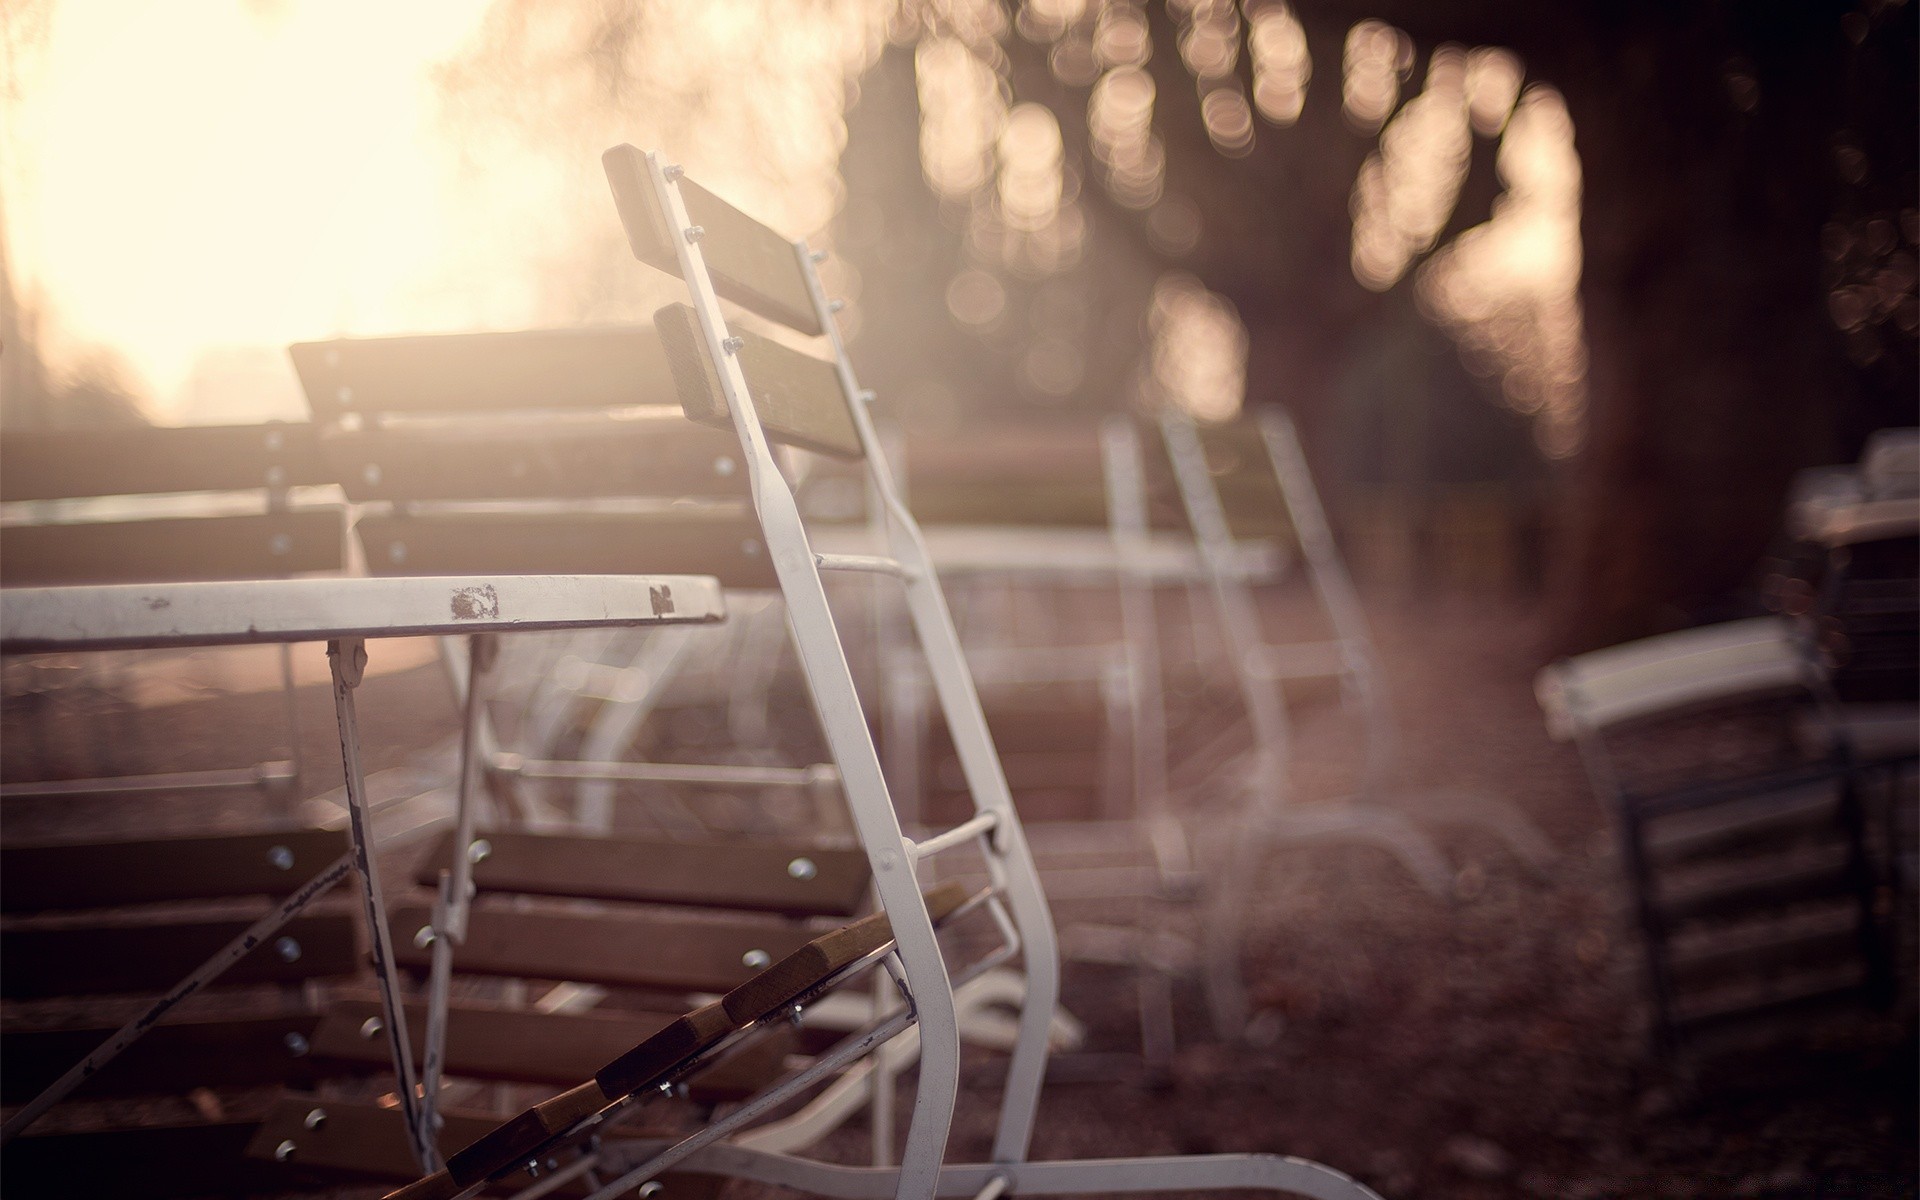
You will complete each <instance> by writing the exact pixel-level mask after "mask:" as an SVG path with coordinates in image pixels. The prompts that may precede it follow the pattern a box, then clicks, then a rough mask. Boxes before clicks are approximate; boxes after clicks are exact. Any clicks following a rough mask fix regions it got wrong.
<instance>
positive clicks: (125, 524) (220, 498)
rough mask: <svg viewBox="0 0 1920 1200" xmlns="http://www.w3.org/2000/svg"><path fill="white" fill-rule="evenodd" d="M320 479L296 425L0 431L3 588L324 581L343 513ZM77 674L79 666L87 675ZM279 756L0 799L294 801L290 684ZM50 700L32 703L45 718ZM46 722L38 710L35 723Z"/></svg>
mask: <svg viewBox="0 0 1920 1200" xmlns="http://www.w3.org/2000/svg"><path fill="white" fill-rule="evenodd" d="M327 482H329V472H328V471H327V469H326V467H325V464H324V463H323V462H322V461H321V458H320V455H319V450H318V444H317V441H316V438H315V435H314V431H313V429H312V428H311V427H309V426H307V425H301V424H282V423H273V424H267V425H227V426H185V427H158V426H132V427H126V428H102V429H39V430H36V429H20V430H7V431H5V432H4V433H0V501H5V502H6V504H7V505H8V507H9V513H8V516H7V519H6V521H5V524H4V526H0V537H4V539H5V542H6V553H5V555H4V556H0V586H4V587H8V588H14V587H47V586H56V585H73V584H119V583H178V582H184V581H189V580H220V579H271V578H280V577H287V576H293V575H304V574H314V573H332V572H337V571H339V570H340V569H341V568H342V567H343V565H344V563H345V558H344V554H345V540H344V539H345V518H346V510H345V509H344V508H343V507H342V506H341V505H340V504H339V503H337V501H335V502H329V501H328V500H326V499H324V498H315V496H314V495H313V494H312V493H311V492H308V491H296V489H311V488H312V487H314V486H315V485H321V484H325V483H327ZM82 665H83V666H84V662H83V664H82ZM281 671H282V683H283V685H284V686H285V688H286V689H287V691H288V692H289V696H288V702H287V703H288V708H287V721H288V732H287V743H288V755H287V757H286V758H285V759H277V760H273V761H268V762H261V763H257V764H253V765H249V766H246V767H240V768H216V769H211V770H198V771H187V772H182V771H170V772H165V773H161V774H142V775H137V776H131V777H117V778H97V779H71V778H69V779H50V780H40V781H32V782H25V781H19V780H9V781H8V782H7V783H6V784H5V785H4V787H0V794H4V795H11V796H26V795H97V794H111V793H115V792H130V791H142V792H154V791H163V790H174V791H177V790H185V789H191V790H200V789H210V788H232V787H240V788H265V789H268V790H270V791H273V792H275V793H277V794H278V795H280V796H281V798H283V799H285V798H287V797H290V796H291V795H292V794H293V793H295V792H297V791H298V790H299V765H300V764H299V730H298V727H297V724H296V722H295V720H294V717H293V710H292V700H291V694H290V693H291V689H292V675H291V668H290V666H289V662H288V659H287V657H286V655H285V653H284V652H283V654H282V657H281ZM59 699H60V697H59V696H58V695H57V694H54V693H30V694H29V695H27V696H26V697H23V701H25V702H26V703H29V704H32V703H36V702H37V703H38V704H39V706H40V707H41V708H42V709H43V710H44V709H47V708H48V706H50V705H55V704H57V703H58V701H59ZM51 715H52V714H51V713H50V712H47V711H43V712H41V713H40V714H39V719H40V720H42V721H45V720H47V719H48V718H49V717H50V716H51Z"/></svg>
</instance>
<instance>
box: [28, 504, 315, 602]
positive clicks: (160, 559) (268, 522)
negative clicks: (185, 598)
mask: <svg viewBox="0 0 1920 1200" xmlns="http://www.w3.org/2000/svg"><path fill="white" fill-rule="evenodd" d="M345 534H346V516H345V512H344V510H342V509H340V508H338V507H320V508H301V509H288V510H286V511H282V512H263V513H242V514H237V515H230V516H208V517H159V518H154V519H151V520H139V521H63V522H60V523H57V524H49V525H8V526H6V527H5V528H4V529H0V585H5V586H7V587H53V586H58V585H63V584H89V583H190V582H199V581H203V580H214V579H261V578H273V577H278V576H283V575H296V574H301V573H303V572H309V571H335V570H338V569H339V568H340V566H341V564H342V562H343V561H344V549H345V546H344V538H345Z"/></svg>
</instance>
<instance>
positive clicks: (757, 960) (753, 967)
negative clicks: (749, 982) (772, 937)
mask: <svg viewBox="0 0 1920 1200" xmlns="http://www.w3.org/2000/svg"><path fill="white" fill-rule="evenodd" d="M740 961H741V963H743V964H744V965H745V966H746V968H747V970H749V971H758V970H759V969H760V968H761V967H764V966H766V965H767V964H768V963H770V962H772V961H773V955H771V954H768V953H767V952H766V951H765V950H749V951H747V952H746V953H745V954H742V955H741V956H740Z"/></svg>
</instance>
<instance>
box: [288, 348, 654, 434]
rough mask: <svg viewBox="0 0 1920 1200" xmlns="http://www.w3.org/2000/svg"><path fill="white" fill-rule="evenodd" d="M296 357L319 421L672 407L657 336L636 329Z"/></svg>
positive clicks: (317, 351) (303, 351)
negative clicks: (351, 416)
mask: <svg viewBox="0 0 1920 1200" xmlns="http://www.w3.org/2000/svg"><path fill="white" fill-rule="evenodd" d="M287 352H288V354H289V355H291V356H292V358H293V366H294V370H295V371H296V372H297V373H298V374H299V376H300V386H301V388H302V389H303V390H304V391H305V392H306V395H307V404H308V406H309V407H310V408H311V409H312V411H313V415H314V417H315V418H316V419H317V420H319V421H321V422H332V421H337V420H339V419H340V418H341V417H344V416H347V415H348V414H355V415H359V416H362V417H366V416H379V415H381V414H385V413H462V412H485V411H493V412H510V411H515V410H541V409H586V408H634V407H643V406H646V405H657V404H671V403H672V396H673V391H672V386H673V385H672V383H671V381H670V380H669V377H668V373H667V365H666V361H665V358H664V356H663V355H662V354H661V351H660V343H659V340H658V339H657V338H655V337H654V336H653V334H652V332H651V331H649V330H647V329H645V328H641V327H637V326H622V327H613V328H601V329H530V330H517V331H514V332H511V333H448V334H427V335H422V336H416V337H386V338H341V339H338V340H334V341H327V342H300V343H296V344H294V345H292V346H290V347H288V350H287Z"/></svg>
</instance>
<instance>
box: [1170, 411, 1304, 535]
mask: <svg viewBox="0 0 1920 1200" xmlns="http://www.w3.org/2000/svg"><path fill="white" fill-rule="evenodd" d="M1194 431H1195V433H1196V434H1197V435H1198V437H1199V440H1200V448H1201V451H1202V452H1203V453H1204V454H1205V455H1206V458H1207V471H1208V475H1209V476H1210V477H1211V478H1212V480H1213V487H1214V491H1215V492H1216V493H1217V494H1218V495H1219V497H1220V506H1221V508H1222V509H1223V510H1224V511H1225V513H1226V517H1227V527H1228V528H1229V529H1231V530H1232V531H1233V535H1234V537H1236V538H1239V539H1242V540H1251V539H1259V538H1276V537H1277V538H1285V539H1288V540H1291V539H1292V536H1293V529H1292V525H1291V523H1290V522H1289V521H1288V519H1287V508H1286V501H1285V497H1284V495H1283V494H1282V492H1281V491H1280V480H1279V477H1278V476H1276V475H1275V474H1274V470H1273V460H1272V459H1271V458H1270V457H1269V456H1268V455H1267V448H1266V443H1265V442H1264V441H1262V440H1261V437H1260V428H1259V426H1258V425H1256V424H1255V423H1254V422H1253V421H1251V420H1240V421H1233V422H1229V423H1227V424H1222V425H1205V424H1196V425H1195V430H1194ZM1142 444H1143V447H1144V450H1145V453H1144V454H1143V455H1142V458H1143V459H1144V462H1145V472H1146V490H1147V504H1148V508H1149V511H1150V512H1151V513H1152V518H1153V520H1154V522H1155V524H1156V525H1158V524H1160V523H1161V522H1162V521H1163V520H1172V521H1175V522H1177V524H1178V525H1179V526H1180V527H1181V528H1185V527H1186V518H1185V516H1184V515H1183V514H1184V511H1185V510H1184V508H1183V506H1182V504H1181V501H1180V492H1179V487H1178V485H1177V483H1176V482H1175V480H1174V475H1173V464H1172V463H1171V462H1170V461H1169V460H1168V458H1167V448H1166V444H1165V442H1164V441H1163V440H1162V438H1161V437H1160V435H1159V432H1158V431H1157V430H1150V431H1149V432H1148V433H1147V436H1146V437H1145V438H1144V439H1143V443H1142Z"/></svg>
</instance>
